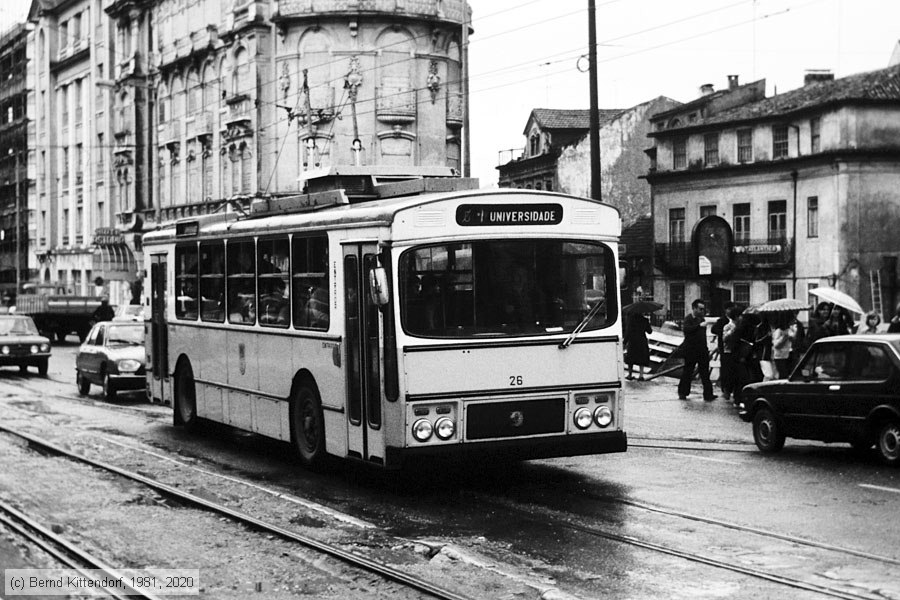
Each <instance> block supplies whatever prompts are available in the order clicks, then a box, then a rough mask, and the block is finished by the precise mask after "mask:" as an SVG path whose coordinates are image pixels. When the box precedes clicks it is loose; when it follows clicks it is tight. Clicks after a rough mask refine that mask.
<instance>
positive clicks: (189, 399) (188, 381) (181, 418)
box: [175, 362, 198, 431]
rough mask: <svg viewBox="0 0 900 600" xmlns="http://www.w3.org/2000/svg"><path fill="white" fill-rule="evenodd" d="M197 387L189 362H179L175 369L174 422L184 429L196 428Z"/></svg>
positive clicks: (191, 429)
mask: <svg viewBox="0 0 900 600" xmlns="http://www.w3.org/2000/svg"><path fill="white" fill-rule="evenodd" d="M197 422H198V418H197V388H196V385H195V383H194V370H193V369H192V368H191V365H190V363H188V362H182V363H179V365H178V368H177V369H176V370H175V424H176V425H183V426H184V428H185V430H187V431H194V430H195V429H197Z"/></svg>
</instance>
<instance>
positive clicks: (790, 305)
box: [757, 298, 809, 313]
mask: <svg viewBox="0 0 900 600" xmlns="http://www.w3.org/2000/svg"><path fill="white" fill-rule="evenodd" d="M793 310H809V307H808V306H807V305H806V304H805V303H803V302H801V301H800V300H797V299H795V298H779V299H778V300H769V301H768V302H765V303H763V304H762V305H761V306H760V307H759V308H757V312H761V313H770V312H784V311H793Z"/></svg>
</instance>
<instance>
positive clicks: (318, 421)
mask: <svg viewBox="0 0 900 600" xmlns="http://www.w3.org/2000/svg"><path fill="white" fill-rule="evenodd" d="M291 440H292V441H293V443H294V447H295V448H296V449H297V452H298V453H299V454H300V461H301V462H302V463H303V464H304V465H305V466H307V467H310V468H317V467H320V466H321V465H322V462H323V461H324V459H325V417H324V415H323V413H322V401H321V400H319V393H318V391H317V390H316V389H315V387H313V386H310V385H309V384H307V383H303V384H301V385H300V386H299V387H298V388H297V389H296V390H295V391H294V394H293V396H292V397H291Z"/></svg>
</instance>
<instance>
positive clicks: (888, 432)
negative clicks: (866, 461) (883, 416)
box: [877, 421, 900, 466]
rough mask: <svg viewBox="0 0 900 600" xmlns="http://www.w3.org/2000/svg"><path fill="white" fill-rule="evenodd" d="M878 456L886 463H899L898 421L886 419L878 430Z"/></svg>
mask: <svg viewBox="0 0 900 600" xmlns="http://www.w3.org/2000/svg"><path fill="white" fill-rule="evenodd" d="M877 446H878V456H879V458H881V462H883V463H884V464H886V465H891V466H897V465H900V421H888V422H886V423H884V424H883V425H882V426H881V429H879V430H878V444H877Z"/></svg>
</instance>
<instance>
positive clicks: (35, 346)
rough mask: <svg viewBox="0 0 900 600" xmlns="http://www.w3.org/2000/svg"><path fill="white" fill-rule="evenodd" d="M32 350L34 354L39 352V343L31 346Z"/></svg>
mask: <svg viewBox="0 0 900 600" xmlns="http://www.w3.org/2000/svg"><path fill="white" fill-rule="evenodd" d="M30 350H31V353H32V354H37V353H38V347H37V344H35V345H34V346H32V347H31V348H30Z"/></svg>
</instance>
